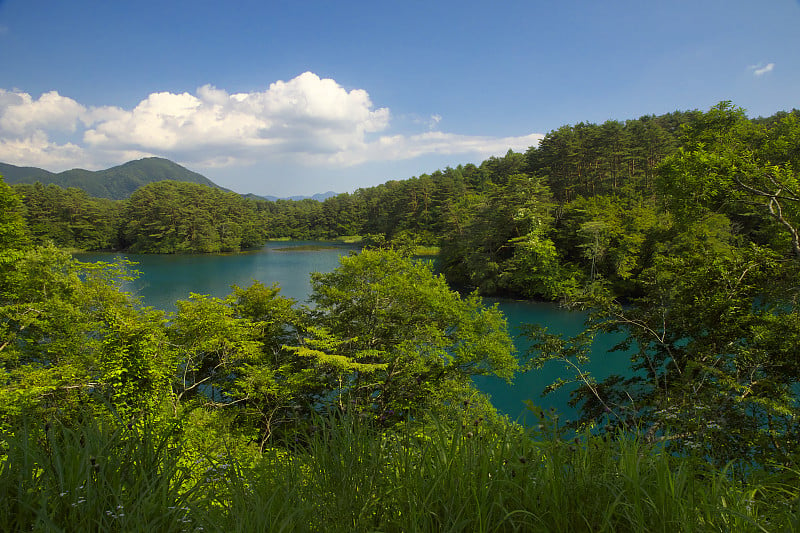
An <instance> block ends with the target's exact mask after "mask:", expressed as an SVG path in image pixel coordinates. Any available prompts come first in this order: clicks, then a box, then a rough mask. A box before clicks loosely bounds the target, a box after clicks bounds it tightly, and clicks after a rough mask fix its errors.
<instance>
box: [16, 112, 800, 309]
mask: <svg viewBox="0 0 800 533" xmlns="http://www.w3.org/2000/svg"><path fill="white" fill-rule="evenodd" d="M797 116H798V112H797V111H794V112H791V113H786V112H781V113H777V114H776V115H774V116H772V117H768V118H759V119H748V118H746V117H745V116H744V114H743V112H742V113H739V114H737V117H736V118H735V119H726V120H728V121H729V122H730V124H728V126H730V125H731V124H733V123H746V124H748V127H749V128H750V129H751V130H752V131H751V132H750V133H747V136H748V138H745V139H741V140H737V141H736V142H737V143H750V142H756V141H757V138H758V137H759V136H760V137H762V138H763V139H762V140H761V141H758V142H761V143H762V144H765V143H771V147H767V146H766V145H765V146H763V147H762V148H760V149H761V150H762V151H764V150H767V151H770V150H771V153H772V155H770V156H769V157H770V161H774V162H777V163H779V162H781V161H782V159H780V157H784V158H785V157H786V156H785V155H784V156H780V157H779V155H780V154H779V152H780V148H779V146H780V143H781V142H788V141H787V140H786V139H781V138H780V137H781V135H784V136H785V134H786V132H787V131H789V130H791V126H787V125H786V124H787V123H790V122H791V121H793V120H796V119H797ZM787 121H788V122H787ZM708 122H709V113H703V112H700V111H688V112H675V113H670V114H666V115H661V116H644V117H641V118H639V119H635V120H628V121H625V122H619V121H613V120H609V121H607V122H605V123H603V124H599V125H598V124H587V123H579V124H576V125H574V126H563V127H561V128H559V129H557V130H554V131H551V132H550V133H548V134H547V135H546V136H545V138H544V139H543V140H542V142H541V143H540V145H539V146H536V147H531V148H529V149H528V150H527V151H526V152H525V153H514V152H511V151H509V153H508V154H506V155H505V156H504V157H492V158H489V159H487V160H485V161H484V162H482V163H481V164H480V165H472V164H468V165H463V166H462V165H459V166H457V167H456V168H450V167H448V168H446V169H444V170H437V171H435V172H433V173H431V174H424V175H421V176H419V177H414V178H411V179H407V180H393V181H388V182H386V183H383V184H381V185H378V186H375V187H369V188H363V189H359V190H357V191H355V192H353V193H343V194H339V195H337V196H334V197H331V198H328V199H326V200H325V201H322V202H318V201H314V200H301V201H291V200H278V201H275V202H269V201H264V200H257V199H252V198H250V199H245V198H242V197H240V196H238V195H236V194H234V193H228V192H223V191H220V190H218V189H212V188H209V187H204V186H201V185H196V184H190V183H179V182H157V183H153V184H150V185H147V186H145V187H142V188H141V189H139V190H138V191H137V192H136V193H135V194H134V195H133V196H132V197H131V198H130V199H129V200H126V201H118V202H114V201H109V200H103V199H95V198H89V197H87V196H86V194H85V193H83V192H81V191H79V190H77V189H67V190H62V189H59V188H57V187H54V186H47V187H44V186H42V185H39V184H37V185H17V186H16V190H17V192H19V193H21V194H22V196H23V197H24V202H25V205H26V208H27V220H28V224H29V226H30V227H31V231H32V234H33V236H34V239H35V240H36V241H37V242H45V241H47V240H49V241H52V242H54V243H55V244H56V245H59V246H66V247H73V248H81V249H90V250H97V249H117V250H129V251H134V252H146V253H176V252H177V253H192V252H220V251H222V252H225V251H237V250H243V249H248V248H255V247H258V246H260V245H262V244H263V243H264V242H265V241H266V240H267V239H270V238H292V239H332V238H336V237H342V236H362V237H367V242H373V243H375V242H378V243H380V242H386V243H393V244H395V245H399V246H405V245H409V244H421V245H431V246H439V247H440V249H441V253H440V257H439V265H440V268H441V270H442V272H443V273H444V274H445V275H446V277H447V280H448V281H449V282H450V283H451V284H453V285H456V286H461V287H468V288H469V287H472V288H477V289H479V291H480V292H481V293H483V294H508V295H517V296H522V297H527V298H543V299H558V298H562V297H563V296H564V295H565V294H571V293H575V291H578V290H582V288H584V287H586V286H587V285H590V284H593V283H596V282H603V283H608V284H611V285H612V286H613V288H614V290H615V292H616V293H617V294H620V295H625V296H628V297H633V296H636V295H637V294H641V291H642V287H641V283H640V282H639V281H638V277H639V275H640V274H641V272H643V271H644V270H645V269H646V268H647V267H648V266H649V265H651V264H652V259H653V257H655V256H654V254H658V253H663V252H664V251H665V250H666V249H667V248H668V247H667V246H666V245H665V243H666V242H669V241H671V240H673V239H674V238H675V237H676V235H677V233H676V232H677V231H678V230H677V226H675V224H674V221H673V219H672V216H673V213H672V212H671V211H670V210H669V209H667V208H666V205H665V202H666V200H667V196H668V192H669V191H667V190H666V189H665V187H667V184H666V182H665V181H664V179H663V178H660V177H659V176H660V175H661V174H660V169H661V168H662V163H663V162H664V161H665V160H666V159H668V158H670V157H673V156H675V155H676V154H678V153H680V151H681V150H685V149H687V148H688V147H689V146H690V145H691V144H692V143H696V142H700V141H699V140H698V139H702V137H703V135H706V136H708V135H709V132H708V131H707V130H708ZM787 128H788V129H787ZM704 131H705V132H704ZM755 132H760V133H755ZM782 132H783V133H782ZM772 137H774V138H772ZM789 141H791V140H789ZM703 142H704V141H703ZM784 152H785V150H784ZM765 153H766V152H765ZM724 206H725V205H724V204H721V208H724ZM726 215H729V216H730V222H731V223H732V224H733V228H734V230H735V231H737V232H739V233H740V234H741V235H744V236H745V238H746V239H748V240H753V241H754V242H758V243H761V244H764V243H766V242H767V241H769V240H770V239H771V236H774V235H775V232H774V231H773V230H774V228H775V224H776V223H777V224H781V223H780V222H777V221H776V219H775V217H774V216H772V215H770V214H769V213H768V210H766V211H765V210H764V209H761V210H758V209H757V210H754V211H753V212H751V213H745V212H744V211H742V210H739V211H738V212H726Z"/></svg>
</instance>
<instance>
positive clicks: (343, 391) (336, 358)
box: [291, 250, 518, 420]
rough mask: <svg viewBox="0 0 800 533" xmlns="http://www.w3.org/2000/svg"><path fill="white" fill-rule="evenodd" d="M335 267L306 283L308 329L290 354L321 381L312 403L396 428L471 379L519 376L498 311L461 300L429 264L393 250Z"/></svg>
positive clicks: (347, 259) (345, 259) (366, 252)
mask: <svg viewBox="0 0 800 533" xmlns="http://www.w3.org/2000/svg"><path fill="white" fill-rule="evenodd" d="M340 263H341V264H340V266H339V268H337V269H336V270H334V271H333V272H330V273H327V274H319V273H318V274H314V275H312V285H313V289H312V294H311V301H312V302H313V303H314V304H315V307H314V309H313V310H312V311H311V316H312V319H313V323H314V324H315V327H314V328H310V329H308V331H307V335H306V337H305V340H304V342H303V343H301V344H300V345H299V346H295V347H293V348H291V349H292V350H293V351H294V352H295V353H296V354H298V355H299V356H303V357H311V358H312V359H313V360H314V361H315V366H316V367H317V368H318V371H319V372H320V373H321V375H323V376H327V377H328V378H329V380H330V386H329V389H328V390H329V391H330V392H329V393H327V394H326V395H323V396H321V397H320V401H323V402H327V403H334V404H335V405H357V406H359V408H361V409H364V410H365V411H366V412H369V413H372V414H373V415H374V416H376V417H379V418H381V419H383V420H396V419H398V418H402V417H403V416H404V415H405V414H406V413H409V412H414V411H416V410H418V409H420V408H422V407H424V406H425V405H429V402H430V401H431V400H433V399H434V398H442V397H447V396H448V394H450V395H451V397H450V398H449V399H450V400H451V401H455V399H454V398H453V397H452V394H453V392H454V391H456V390H461V389H460V387H461V385H463V384H464V383H466V382H468V380H469V378H470V376H473V375H488V374H492V375H497V376H500V377H502V378H505V379H511V377H512V376H513V374H514V371H515V370H516V369H517V368H518V363H517V360H516V358H515V357H514V348H513V344H512V341H511V338H510V337H509V335H508V332H507V329H506V322H505V319H504V318H503V316H502V314H501V313H500V311H498V310H497V308H496V307H490V308H486V307H484V306H483V305H482V303H481V300H480V299H479V298H478V297H477V296H476V295H474V294H473V295H470V296H468V297H466V298H462V297H461V296H459V294H458V293H456V292H454V291H452V290H450V289H449V288H448V287H447V285H446V283H445V282H444V279H443V278H442V277H441V276H436V275H434V274H433V273H432V271H431V267H430V265H429V264H427V263H423V262H417V261H413V260H411V259H409V258H408V257H405V256H403V255H401V254H400V253H399V252H396V251H393V250H380V251H378V250H364V251H363V252H361V253H360V254H358V255H353V256H349V257H343V258H342V259H341V260H340ZM451 385H452V386H451Z"/></svg>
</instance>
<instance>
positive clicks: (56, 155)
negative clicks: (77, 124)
mask: <svg viewBox="0 0 800 533" xmlns="http://www.w3.org/2000/svg"><path fill="white" fill-rule="evenodd" d="M86 160H87V154H86V153H85V151H84V150H83V149H82V148H81V147H80V146H77V145H75V144H72V143H64V144H56V143H53V142H51V141H50V140H49V139H48V137H47V135H46V134H45V133H44V132H42V131H37V132H34V133H33V134H31V135H29V136H27V137H19V138H13V139H0V161H2V162H4V163H11V164H17V165H23V166H35V167H42V168H45V169H51V168H58V169H61V168H72V167H73V166H75V164H74V163H75V162H76V161H86ZM86 166H90V165H86Z"/></svg>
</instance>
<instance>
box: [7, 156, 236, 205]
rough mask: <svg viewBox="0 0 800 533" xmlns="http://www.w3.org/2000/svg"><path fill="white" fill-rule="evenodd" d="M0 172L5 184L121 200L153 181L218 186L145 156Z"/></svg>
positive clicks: (182, 169) (175, 164)
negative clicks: (108, 164) (103, 165)
mask: <svg viewBox="0 0 800 533" xmlns="http://www.w3.org/2000/svg"><path fill="white" fill-rule="evenodd" d="M0 175H2V176H3V178H4V180H5V182H6V183H8V184H9V185H13V184H15V183H36V182H37V181H39V182H41V183H43V184H45V185H48V184H50V183H53V184H55V185H58V186H59V187H64V188H67V187H77V188H79V189H83V190H84V191H86V192H87V193H88V194H89V196H94V197H97V198H111V199H114V200H122V199H125V198H128V197H129V196H130V195H131V194H132V193H133V191H135V190H136V189H138V188H139V187H141V186H143V185H147V184H148V183H151V182H154V181H162V180H175V181H188V182H191V183H200V184H202V185H208V186H209V187H216V188H218V189H221V188H222V187H220V186H219V185H217V184H216V183H214V182H213V181H211V180H210V179H208V178H206V177H205V176H203V175H202V174H198V173H197V172H192V171H191V170H189V169H187V168H185V167H182V166H180V165H179V164H177V163H173V162H172V161H170V160H169V159H163V158H160V157H147V158H145V159H139V160H136V161H129V162H127V163H124V164H122V165H119V166H116V167H112V168H109V169H106V170H97V171H92V170H83V169H80V168H76V169H72V170H66V171H64V172H59V173H53V172H48V171H47V170H43V169H41V168H35V167H17V166H14V165H9V164H7V163H0Z"/></svg>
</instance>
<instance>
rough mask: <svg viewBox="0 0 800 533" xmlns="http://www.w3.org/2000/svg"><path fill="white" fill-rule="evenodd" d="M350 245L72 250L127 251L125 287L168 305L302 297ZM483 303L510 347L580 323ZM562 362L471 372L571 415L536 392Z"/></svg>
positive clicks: (613, 367) (570, 330) (510, 396)
mask: <svg viewBox="0 0 800 533" xmlns="http://www.w3.org/2000/svg"><path fill="white" fill-rule="evenodd" d="M354 250H356V248H354V247H352V246H349V245H345V244H331V243H318V242H304V241H292V242H271V243H269V244H267V245H266V246H265V247H264V248H263V249H261V250H258V251H255V252H249V253H238V254H203V255H141V254H113V253H82V254H76V255H75V257H76V259H79V260H81V261H113V260H114V259H116V258H126V259H129V260H130V261H134V262H136V263H137V265H136V266H135V267H134V268H135V269H136V270H138V271H139V277H138V278H137V279H136V280H134V281H133V282H130V284H129V285H128V286H127V287H126V290H128V291H130V292H132V293H133V294H135V295H136V296H138V297H140V298H141V300H142V302H143V303H144V304H146V305H149V306H153V307H155V308H158V309H163V310H165V311H174V310H175V302H176V301H177V300H185V299H187V298H188V297H189V294H190V293H192V292H194V293H200V294H209V295H211V296H216V297H223V296H226V295H227V294H229V293H230V292H231V286H232V285H238V286H240V287H246V286H248V285H250V284H251V283H252V282H253V280H258V281H260V282H262V283H264V284H266V285H271V284H272V283H278V284H279V285H280V287H281V294H282V295H283V296H288V297H290V298H294V299H295V300H297V301H298V302H305V301H306V298H307V297H308V294H309V293H310V291H311V283H310V279H309V275H310V274H311V272H330V271H331V270H333V269H335V268H336V267H337V266H338V264H339V257H340V256H342V255H347V254H348V253H350V252H351V251H354ZM485 302H486V303H487V304H492V303H497V304H498V306H499V307H500V309H501V310H502V311H503V313H505V315H506V317H507V319H508V324H509V329H510V331H511V333H512V335H514V336H515V343H516V346H517V349H518V350H519V351H520V352H522V351H524V350H525V348H526V345H525V342H524V339H521V338H519V336H518V335H519V326H520V325H521V324H534V323H535V324H543V325H545V326H547V327H548V329H549V330H550V331H551V332H554V333H563V334H566V335H574V334H577V333H579V332H580V331H581V330H582V329H583V321H584V317H585V315H583V314H582V313H576V312H570V311H567V310H565V309H563V308H560V307H559V306H557V305H555V304H550V303H541V302H528V301H517V300H503V299H491V298H487V299H485ZM618 341H619V338H614V337H610V336H606V337H603V338H600V339H599V340H598V341H596V343H595V346H594V350H593V362H592V364H591V365H590V366H589V370H591V371H592V372H593V374H594V375H595V377H596V378H598V379H600V378H603V377H605V376H607V375H609V374H611V373H623V372H624V371H625V367H626V364H627V357H626V356H625V355H621V354H607V353H606V350H607V349H608V348H610V347H611V346H612V345H613V344H615V343H616V342H618ZM569 375H570V374H568V373H567V372H566V370H565V368H564V365H562V364H559V363H556V362H551V363H549V364H548V365H546V366H545V367H544V368H543V369H541V370H533V371H530V372H527V373H525V374H521V375H519V376H517V378H516V379H515V381H514V383H513V384H512V385H508V384H507V383H505V382H504V381H502V380H499V379H495V378H487V377H479V378H476V380H475V381H476V384H477V385H478V387H479V388H480V389H481V390H483V391H485V392H487V393H488V394H489V395H490V396H491V398H492V403H493V404H494V405H495V407H497V408H498V409H499V410H500V411H502V412H504V413H506V414H508V415H509V416H511V417H512V418H513V419H526V420H527V421H531V420H532V419H531V417H529V416H526V414H527V409H526V408H525V406H524V404H523V401H525V400H533V402H534V403H535V404H536V405H539V406H541V407H544V408H545V409H549V408H550V407H555V408H556V409H558V411H559V413H560V414H561V415H562V417H563V418H574V416H575V415H576V411H575V409H573V408H572V407H570V406H569V405H568V403H567V402H568V400H569V391H570V390H572V389H573V388H574V387H570V388H567V387H565V388H563V389H561V390H559V391H557V392H556V393H552V394H549V395H548V396H546V397H544V398H542V397H541V392H542V390H543V389H544V387H546V386H547V385H548V384H550V383H552V382H553V381H554V380H555V379H556V378H557V377H559V376H569Z"/></svg>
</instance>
